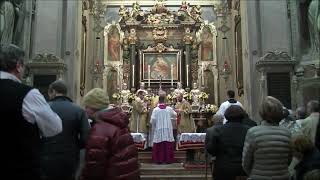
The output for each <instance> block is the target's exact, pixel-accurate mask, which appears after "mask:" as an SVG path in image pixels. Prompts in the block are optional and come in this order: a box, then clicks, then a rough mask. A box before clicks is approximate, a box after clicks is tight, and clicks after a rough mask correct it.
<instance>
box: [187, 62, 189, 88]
mask: <svg viewBox="0 0 320 180" xmlns="http://www.w3.org/2000/svg"><path fill="white" fill-rule="evenodd" d="M187 87H189V64H187Z"/></svg>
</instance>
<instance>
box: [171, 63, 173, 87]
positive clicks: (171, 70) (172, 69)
mask: <svg viewBox="0 0 320 180" xmlns="http://www.w3.org/2000/svg"><path fill="white" fill-rule="evenodd" d="M171 87H173V64H171Z"/></svg>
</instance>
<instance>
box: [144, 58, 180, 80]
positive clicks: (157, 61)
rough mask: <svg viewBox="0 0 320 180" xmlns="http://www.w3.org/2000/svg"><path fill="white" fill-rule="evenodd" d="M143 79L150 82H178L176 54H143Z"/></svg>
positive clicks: (177, 59)
mask: <svg viewBox="0 0 320 180" xmlns="http://www.w3.org/2000/svg"><path fill="white" fill-rule="evenodd" d="M142 66H143V68H142V69H143V77H142V78H143V79H144V80H147V79H149V74H148V72H149V70H148V67H149V66H150V80H160V78H162V80H174V81H178V80H179V58H178V53H162V54H158V53H144V54H143V65H142Z"/></svg>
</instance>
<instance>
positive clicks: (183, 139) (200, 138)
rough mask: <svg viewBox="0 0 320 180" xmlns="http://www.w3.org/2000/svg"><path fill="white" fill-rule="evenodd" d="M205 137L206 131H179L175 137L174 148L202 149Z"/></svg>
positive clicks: (179, 149)
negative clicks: (175, 143) (175, 144)
mask: <svg viewBox="0 0 320 180" xmlns="http://www.w3.org/2000/svg"><path fill="white" fill-rule="evenodd" d="M205 139H206V133H181V134H180V135H178V137H177V146H176V149H177V150H178V151H181V150H187V149H204V143H205Z"/></svg>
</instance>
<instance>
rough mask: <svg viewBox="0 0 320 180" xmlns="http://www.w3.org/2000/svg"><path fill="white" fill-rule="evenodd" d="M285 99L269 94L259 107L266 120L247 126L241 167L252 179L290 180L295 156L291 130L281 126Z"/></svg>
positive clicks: (262, 116)
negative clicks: (292, 149)
mask: <svg viewBox="0 0 320 180" xmlns="http://www.w3.org/2000/svg"><path fill="white" fill-rule="evenodd" d="M282 107H283V105H282V103H281V102H280V101H279V100H278V99H276V98H274V97H271V96H267V97H266V98H265V99H264V100H263V102H262V104H261V106H260V110H259V114H260V116H261V118H262V119H263V121H262V122H261V125H260V126H255V127H252V128H250V129H249V130H248V132H247V135H246V139H245V143H244V147H243V154H242V167H243V169H244V171H245V172H246V173H247V174H248V176H249V178H250V179H254V180H266V179H273V180H288V179H289V171H288V165H289V164H290V162H291V160H292V156H291V154H292V152H291V133H290V131H289V129H287V128H284V127H279V122H280V121H281V119H282V118H283V109H282Z"/></svg>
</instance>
